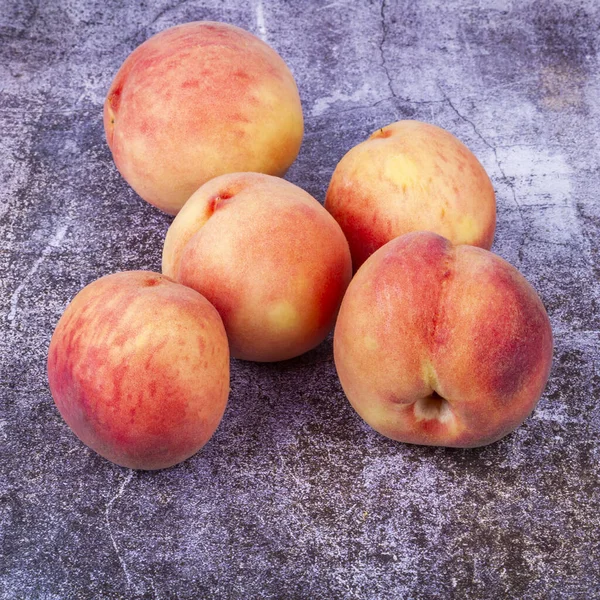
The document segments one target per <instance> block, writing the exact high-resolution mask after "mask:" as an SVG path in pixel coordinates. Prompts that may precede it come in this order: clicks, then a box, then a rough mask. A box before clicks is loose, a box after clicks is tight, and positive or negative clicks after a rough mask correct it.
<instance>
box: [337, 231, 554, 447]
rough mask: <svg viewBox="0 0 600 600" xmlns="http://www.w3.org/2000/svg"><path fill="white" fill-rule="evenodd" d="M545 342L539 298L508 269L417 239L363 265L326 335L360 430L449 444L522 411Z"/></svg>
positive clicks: (420, 235)
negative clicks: (359, 419)
mask: <svg viewBox="0 0 600 600" xmlns="http://www.w3.org/2000/svg"><path fill="white" fill-rule="evenodd" d="M552 347H553V342H552V332H551V329H550V322H549V319H548V316H547V314H546V311H545V309H544V307H543V305H542V302H541V301H540V299H539V297H538V295H537V294H536V292H535V290H534V289H533V288H532V287H531V285H530V284H529V283H528V282H527V281H526V280H525V278H524V277H523V276H522V275H521V274H520V273H519V272H518V271H517V270H516V269H515V268H514V267H512V266H511V265H510V264H508V263H507V262H506V261H504V260H502V259H501V258H500V257H498V256H496V255H495V254H492V253H491V252H488V251H487V250H483V249H481V248H476V247H473V246H466V245H463V246H453V245H452V244H451V243H450V242H449V241H448V240H446V239H444V238H442V237H440V236H438V235H435V234H433V233H427V232H416V233H411V234H407V235H404V236H402V237H399V238H397V239H395V240H393V241H391V242H389V243H388V244H386V245H385V246H383V247H382V248H381V249H380V250H378V251H377V252H376V253H375V254H373V256H372V257H371V258H370V259H369V260H367V261H366V262H365V264H364V265H363V266H362V267H361V268H360V269H359V271H358V272H357V273H356V275H355V277H354V279H353V280H352V282H351V284H350V286H349V288H348V291H347V293H346V296H345V297H344V301H343V303H342V306H341V309H340V314H339V318H338V321H337V325H336V330H335V336H334V355H335V364H336V368H337V371H338V374H339V377H340V380H341V383H342V386H343V389H344V391H345V393H346V395H347V397H348V399H349V400H350V403H351V404H352V406H353V407H354V408H355V409H356V411H357V412H358V413H359V415H360V416H361V417H362V418H363V419H364V420H365V421H366V422H367V423H368V424H369V425H371V426H372V427H373V428H374V429H375V430H377V431H379V432H380V433H382V434H383V435H386V436H387V437H390V438H393V439H396V440H400V441H404V442H409V443H415V444H427V445H443V446H454V447H473V446H480V445H485V444H489V443H491V442H493V441H495V440H498V439H499V438H501V437H503V436H504V435H506V434H507V433H509V432H510V431H512V430H513V429H514V428H516V427H517V426H518V425H519V424H520V423H521V422H522V421H523V420H524V419H525V418H526V417H527V416H528V415H529V414H530V413H531V411H532V410H533V408H534V406H535V404H536V403H537V401H538V399H539V397H540V395H541V393H542V391H543V389H544V386H545V384H546V381H547V379H548V374H549V370H550V365H551V361H552Z"/></svg>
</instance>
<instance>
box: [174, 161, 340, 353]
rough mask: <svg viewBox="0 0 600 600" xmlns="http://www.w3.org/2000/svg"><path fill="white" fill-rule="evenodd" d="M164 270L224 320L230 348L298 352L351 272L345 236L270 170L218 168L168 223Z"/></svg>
mask: <svg viewBox="0 0 600 600" xmlns="http://www.w3.org/2000/svg"><path fill="white" fill-rule="evenodd" d="M163 273H165V274H166V275H169V276H171V277H173V278H175V279H176V280H177V281H179V282H181V283H183V284H184V285H188V286H191V287H193V288H194V289H196V290H198V291H199V292H200V293H201V294H202V295H204V296H205V297H206V298H208V299H209V300H210V302H212V303H213V305H214V306H215V307H216V308H217V310H218V311H219V314H220V315H221V317H222V318H223V322H224V324H225V329H226V330H227V334H228V337H229V343H230V347H231V352H232V355H233V356H235V357H237V358H243V359H247V360H256V361H275V360H284V359H287V358H292V357H293V356H298V355H300V354H302V353H303V352H306V351H307V350H310V349H311V348H313V347H314V346H316V345H317V344H319V343H320V342H321V341H322V340H323V339H324V338H325V336H326V335H327V333H328V332H329V331H330V330H331V328H332V327H333V323H334V320H335V317H336V315H337V311H338V308H339V305H340V302H341V300H342V296H343V294H344V292H345V290H346V287H347V285H348V282H349V281H350V278H351V275H352V265H351V258H350V251H349V249H348V243H347V242H346V239H345V238H344V234H343V233H342V231H341V229H340V227H339V226H338V224H337V223H336V222H335V220H334V219H333V218H332V217H331V215H330V214H329V213H328V212H327V211H326V210H325V209H324V208H323V206H321V204H319V202H317V201H316V200H315V199H314V198H313V197H312V196H310V195H309V194H307V193H306V192H305V191H304V190H302V189H300V188H299V187H297V186H295V185H293V184H291V183H289V182H287V181H284V180H283V179H279V178H277V177H271V176H268V175H261V174H258V173H238V174H231V175H224V176H222V177H218V178H216V179H213V180H212V181H210V182H208V183H207V184H205V185H204V186H202V187H201V188H200V189H199V190H198V191H197V192H196V193H195V194H194V195H193V196H192V197H191V198H190V200H189V201H188V202H187V203H186V204H185V206H184V207H183V209H182V210H181V212H180V213H179V215H177V217H176V218H175V220H174V221H173V224H172V225H171V227H170V229H169V231H168V233H167V236H166V239H165V245H164V250H163Z"/></svg>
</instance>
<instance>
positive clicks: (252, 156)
mask: <svg viewBox="0 0 600 600" xmlns="http://www.w3.org/2000/svg"><path fill="white" fill-rule="evenodd" d="M104 129H105V132H106V139H107V142H108V145H109V146H110V149H111V151H112V154H113V158H114V161H115V164H116V166H117V168H118V169H119V171H120V173H121V175H123V177H124V178H125V180H126V181H127V182H128V183H129V184H130V185H131V187H133V189H134V190H135V191H136V192H137V193H138V194H139V195H140V196H141V197H142V198H143V199H144V200H146V201H148V202H150V204H153V205H154V206H157V207H158V208H160V209H161V210H163V211H165V212H167V213H169V214H172V215H174V214H177V212H178V211H179V209H180V208H181V207H182V206H183V203H184V202H185V201H186V200H187V199H188V198H189V197H190V196H191V195H192V193H193V192H194V191H195V190H196V189H198V187H200V185H202V184H203V183H205V182H206V181H208V180H209V179H212V178H213V177H216V176H217V175H222V174H224V173H231V172H235V171H259V172H264V173H269V174H271V175H278V176H283V175H284V174H285V172H286V170H287V169H288V167H289V166H290V165H291V164H292V162H294V160H295V158H296V156H297V155H298V151H299V149H300V144H301V142H302V136H303V132H304V123H303V117H302V107H301V105H300V96H299V94H298V88H297V87H296V82H295V81H294V77H293V76H292V73H291V72H290V70H289V69H288V67H287V65H286V64H285V62H284V61H283V59H282V58H281V57H280V56H279V55H278V54H277V52H275V50H273V49H272V48H271V47H269V46H268V45H267V44H265V43H264V42H263V41H261V40H260V39H258V38H257V37H255V36H254V35H252V34H251V33H248V32H247V31H244V30H243V29H240V28H239V27H235V26H233V25H227V24H225V23H213V22H203V21H200V22H193V23H186V24H184V25H177V26H176V27H171V28H170V29H166V30H165V31H161V32H160V33H158V34H156V35H155V36H153V37H151V38H150V39H148V40H147V41H146V42H144V43H143V44H142V45H141V46H139V47H138V48H136V49H135V50H134V51H133V52H132V53H131V54H130V55H129V57H128V58H127V59H126V60H125V62H124V63H123V65H122V66H121V68H120V69H119V71H118V73H117V74H116V76H115V78H114V81H113V82H112V84H111V86H110V89H109V90H108V95H107V98H106V101H105V103H104Z"/></svg>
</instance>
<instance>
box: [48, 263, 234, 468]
mask: <svg viewBox="0 0 600 600" xmlns="http://www.w3.org/2000/svg"><path fill="white" fill-rule="evenodd" d="M48 379H49V381H50V390H51V392H52V396H53V397H54V401H55V402H56V406H57V407H58V410H59V411H60V413H61V415H62V416H63V418H64V419H65V421H66V422H67V424H68V425H69V426H70V427H71V429H72V430H73V431H74V432H75V434H76V435H77V437H79V439H80V440H81V441H82V442H84V443H85V444H87V445H88V446H89V447H90V448H92V449H93V450H95V451H96V452H98V454H100V455H102V456H104V457H105V458H107V459H109V460H111V461H113V462H115V463H117V464H119V465H122V466H125V467H131V468H134V469H162V468H164V467H169V466H172V465H174V464H176V463H178V462H180V461H182V460H185V459H186V458H188V457H190V456H192V454H194V453H195V452H197V451H198V450H199V449H200V448H201V447H202V446H203V445H204V444H205V443H206V442H207V441H208V440H209V439H210V437H211V436H212V434H213V433H214V431H215V429H216V428H217V425H218V424H219V422H220V420H221V417H222V415H223V412H224V410H225V405H226V403H227V396H228V395H229V349H228V346H227V337H226V335H225V330H224V328H223V323H222V321H221V319H220V317H219V315H218V313H217V311H216V310H215V309H214V307H213V306H211V305H210V303H209V302H208V300H206V299H205V298H203V297H202V296H201V295H200V294H198V292H195V291H194V290H191V289H189V288H186V287H184V286H182V285H179V284H177V283H175V282H174V281H172V280H170V279H169V278H168V277H164V276H162V275H159V274H157V273H151V272H148V271H129V272H123V273H116V274H114V275H108V276H106V277H102V278H100V279H98V280H97V281H94V282H93V283H91V284H89V285H88V286H86V287H85V288H84V289H83V290H82V291H81V292H79V294H77V296H75V298H74V299H73V301H72V302H71V304H69V306H68V307H67V309H66V311H65V313H64V314H63V316H62V317H61V319H60V320H59V322H58V325H57V326H56V330H55V331H54V335H53V336H52V341H51V342H50V349H49V352H48Z"/></svg>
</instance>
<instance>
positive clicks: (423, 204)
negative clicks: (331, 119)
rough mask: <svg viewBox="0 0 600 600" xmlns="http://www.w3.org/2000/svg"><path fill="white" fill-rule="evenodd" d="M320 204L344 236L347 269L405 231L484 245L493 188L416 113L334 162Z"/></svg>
mask: <svg viewBox="0 0 600 600" xmlns="http://www.w3.org/2000/svg"><path fill="white" fill-rule="evenodd" d="M325 207H326V208H327V210H329V212H330V213H331V214H332V215H333V216H334V217H335V219H336V220H337V221H338V223H339V224H340V226H341V228H342V230H343V231H344V233H345V235H346V237H347V239H348V242H349V244H350V250H351V252H352V260H353V263H354V269H355V270H356V269H358V267H360V265H361V264H362V263H363V262H364V261H365V260H366V259H367V258H368V257H369V256H370V255H371V254H372V253H373V252H375V250H377V249H378V248H380V247H381V246H383V244H385V243H386V242H389V241H390V240H392V239H393V238H395V237H397V236H400V235H403V234H405V233H409V232H411V231H418V230H424V231H433V232H435V233H438V234H439V235H442V236H444V237H446V238H448V239H449V240H450V241H451V242H453V243H455V244H472V245H474V246H480V247H482V248H486V249H489V248H491V246H492V242H493V239H494V231H495V227H496V201H495V195H494V189H493V187H492V184H491V182H490V179H489V177H488V175H487V173H486V172H485V170H484V168H483V167H482V166H481V164H480V163H479V161H478V160H477V158H476V157H475V156H474V155H473V154H472V153H471V151H470V150H469V149H468V148H467V147H466V146H465V145H464V144H463V143H461V142H460V141H459V140H458V139H457V138H456V137H454V136H453V135H452V134H451V133H449V132H448V131H446V130H444V129H441V128H440V127H436V126H435V125H430V124H428V123H422V122H420V121H398V122H397V123H392V124H391V125H388V126H386V127H382V128H381V129H378V130H377V131H375V132H374V133H373V134H372V135H371V136H370V137H369V138H368V139H367V140H366V141H364V142H362V143H360V144H358V145H357V146H355V147H354V148H352V149H351V150H350V151H349V152H348V153H347V154H346V155H345V156H344V157H343V158H342V160H341V161H340V162H339V163H338V165H337V167H336V168H335V171H334V173H333V176H332V178H331V182H330V185H329V189H328V191H327V197H326V200H325Z"/></svg>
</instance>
